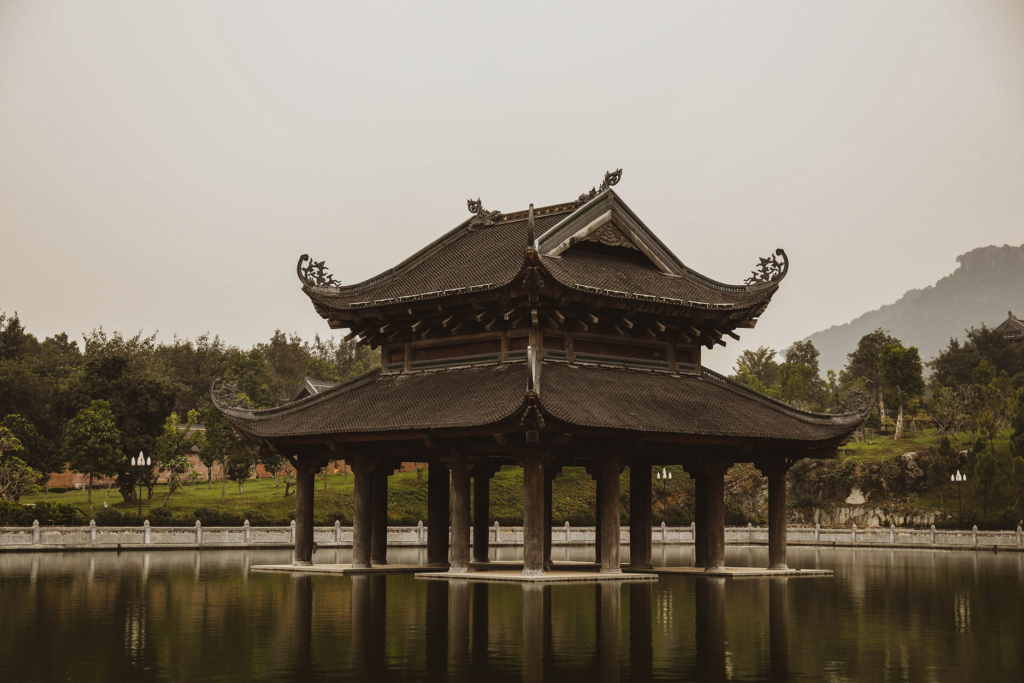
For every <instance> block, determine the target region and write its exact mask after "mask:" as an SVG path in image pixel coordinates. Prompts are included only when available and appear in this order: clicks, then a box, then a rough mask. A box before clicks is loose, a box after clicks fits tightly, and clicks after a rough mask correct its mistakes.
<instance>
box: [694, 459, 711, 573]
mask: <svg viewBox="0 0 1024 683" xmlns="http://www.w3.org/2000/svg"><path fill="white" fill-rule="evenodd" d="M693 482H694V487H693V523H694V539H693V566H694V567H706V566H708V476H707V473H706V472H704V470H703V469H699V468H698V469H695V470H694V475H693Z"/></svg>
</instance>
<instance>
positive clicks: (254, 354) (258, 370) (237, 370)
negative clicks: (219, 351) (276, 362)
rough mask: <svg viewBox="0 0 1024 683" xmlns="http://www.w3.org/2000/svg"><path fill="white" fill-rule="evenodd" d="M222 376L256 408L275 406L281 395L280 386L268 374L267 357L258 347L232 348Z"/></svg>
mask: <svg viewBox="0 0 1024 683" xmlns="http://www.w3.org/2000/svg"><path fill="white" fill-rule="evenodd" d="M224 377H225V379H226V380H227V381H228V382H230V383H232V384H234V385H235V386H237V387H238V390H239V392H240V393H241V394H243V395H244V397H245V398H246V399H248V400H249V401H250V402H251V403H252V404H253V405H255V406H256V407H258V408H267V407H272V406H276V405H277V402H278V399H279V398H280V397H281V391H282V390H281V386H280V385H279V384H278V383H277V382H276V381H275V380H274V378H273V377H272V376H271V375H270V370H269V368H268V366H267V359H266V358H265V357H264V356H263V352H262V351H260V350H259V349H258V348H254V349H250V350H249V351H240V350H238V349H232V350H231V352H230V353H229V354H228V359H227V367H226V369H225V371H224Z"/></svg>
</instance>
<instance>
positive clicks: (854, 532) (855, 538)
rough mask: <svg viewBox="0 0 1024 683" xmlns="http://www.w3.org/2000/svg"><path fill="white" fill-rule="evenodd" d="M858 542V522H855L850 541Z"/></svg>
mask: <svg viewBox="0 0 1024 683" xmlns="http://www.w3.org/2000/svg"><path fill="white" fill-rule="evenodd" d="M856 542H857V522H854V523H853V525H852V536H851V538H850V543H856Z"/></svg>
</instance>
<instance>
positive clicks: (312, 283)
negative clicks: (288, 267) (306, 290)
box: [295, 254, 341, 287]
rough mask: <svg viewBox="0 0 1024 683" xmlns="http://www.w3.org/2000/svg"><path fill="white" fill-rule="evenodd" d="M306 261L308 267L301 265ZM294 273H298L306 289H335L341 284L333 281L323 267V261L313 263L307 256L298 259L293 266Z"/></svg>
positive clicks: (325, 267)
mask: <svg viewBox="0 0 1024 683" xmlns="http://www.w3.org/2000/svg"><path fill="white" fill-rule="evenodd" d="M306 261H309V265H305V266H304V265H302V264H303V263H305V262H306ZM295 272H296V273H298V275H299V280H301V281H302V284H304V285H306V286H307V287H337V286H338V285H340V284H341V281H339V280H335V279H334V277H333V276H332V275H331V274H330V273H328V272H327V266H325V265H324V262H323V261H314V260H313V259H311V258H309V254H303V255H302V256H300V257H299V263H298V265H296V266H295Z"/></svg>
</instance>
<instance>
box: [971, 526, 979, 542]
mask: <svg viewBox="0 0 1024 683" xmlns="http://www.w3.org/2000/svg"><path fill="white" fill-rule="evenodd" d="M971 545H978V525H977V524H975V525H974V528H973V529H971Z"/></svg>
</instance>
